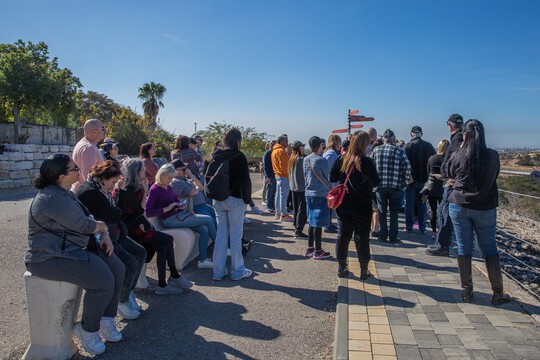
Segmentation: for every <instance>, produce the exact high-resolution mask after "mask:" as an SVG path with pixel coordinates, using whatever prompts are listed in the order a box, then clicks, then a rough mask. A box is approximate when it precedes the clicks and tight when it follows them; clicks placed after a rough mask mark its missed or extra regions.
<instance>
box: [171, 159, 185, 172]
mask: <svg viewBox="0 0 540 360" xmlns="http://www.w3.org/2000/svg"><path fill="white" fill-rule="evenodd" d="M171 164H172V166H174V169H175V170H176V169H185V168H186V164H184V163H183V162H182V160H180V159H176V160H173V161H171Z"/></svg>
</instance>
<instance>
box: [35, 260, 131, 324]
mask: <svg viewBox="0 0 540 360" xmlns="http://www.w3.org/2000/svg"><path fill="white" fill-rule="evenodd" d="M27 267H28V270H29V271H30V272H31V273H32V275H35V276H39V277H40V278H43V279H47V280H54V281H64V282H69V283H72V284H76V285H79V286H80V287H82V288H83V289H84V290H85V295H84V298H83V312H82V321H81V326H82V328H83V329H84V330H85V331H88V332H96V331H98V330H99V322H100V320H101V318H102V317H115V316H116V311H117V310H118V298H119V296H120V290H121V289H122V283H123V281H124V272H125V268H124V265H123V264H122V262H121V261H120V259H119V258H118V257H117V256H116V255H115V254H112V255H111V256H107V255H106V254H105V253H103V252H102V251H100V256H98V255H96V254H94V253H88V262H83V261H80V260H74V259H68V258H60V257H55V258H51V259H49V260H46V261H44V262H41V263H30V264H27Z"/></svg>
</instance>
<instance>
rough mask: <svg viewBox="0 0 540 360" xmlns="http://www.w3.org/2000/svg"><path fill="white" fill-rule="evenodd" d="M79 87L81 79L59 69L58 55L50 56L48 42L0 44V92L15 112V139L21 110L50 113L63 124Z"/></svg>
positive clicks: (33, 112)
mask: <svg viewBox="0 0 540 360" xmlns="http://www.w3.org/2000/svg"><path fill="white" fill-rule="evenodd" d="M80 87H82V85H81V83H80V81H79V79H78V78H76V77H74V76H73V74H72V73H71V71H70V70H69V69H60V68H59V67H58V61H57V59H56V58H53V59H49V49H48V47H47V45H46V44H45V43H43V42H40V43H38V44H33V43H32V42H28V43H25V42H24V41H22V40H18V41H17V42H16V43H14V44H0V94H2V99H3V104H4V106H5V104H6V103H7V106H8V108H9V109H10V112H11V113H12V114H13V122H14V128H15V138H14V141H15V142H18V138H19V129H20V113H21V110H24V111H26V112H27V113H28V114H41V113H43V112H49V113H50V114H51V115H52V118H53V119H54V120H53V121H54V122H55V123H57V124H62V125H64V124H65V123H67V122H68V119H69V117H70V113H71V112H72V111H73V109H74V105H75V102H74V96H75V94H76V92H77V90H78V89H79V88H80ZM25 108H27V109H25ZM38 118H42V116H38Z"/></svg>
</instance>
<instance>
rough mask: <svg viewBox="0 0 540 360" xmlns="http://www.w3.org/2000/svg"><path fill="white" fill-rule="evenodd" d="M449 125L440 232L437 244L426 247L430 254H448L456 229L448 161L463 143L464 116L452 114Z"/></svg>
mask: <svg viewBox="0 0 540 360" xmlns="http://www.w3.org/2000/svg"><path fill="white" fill-rule="evenodd" d="M446 125H448V130H450V134H451V135H450V146H449V147H448V150H447V151H446V154H445V155H444V160H443V163H442V165H441V177H442V179H441V180H442V181H443V183H445V185H444V191H443V197H442V200H441V203H440V205H439V210H438V214H437V215H438V220H437V222H438V224H439V232H438V233H437V240H436V241H435V244H433V245H429V246H428V247H427V249H426V253H427V254H428V255H435V256H448V255H449V248H450V243H451V242H452V231H453V230H454V228H453V225H452V220H451V219H450V215H449V208H448V205H449V203H448V196H450V193H451V192H452V186H450V184H448V183H447V180H448V175H447V174H448V173H447V165H448V161H449V160H450V157H451V156H452V154H453V153H454V152H456V151H458V150H459V148H460V147H461V144H462V143H463V132H462V131H461V126H462V125H463V117H462V116H461V115H459V114H452V115H450V118H449V119H448V121H447V122H446Z"/></svg>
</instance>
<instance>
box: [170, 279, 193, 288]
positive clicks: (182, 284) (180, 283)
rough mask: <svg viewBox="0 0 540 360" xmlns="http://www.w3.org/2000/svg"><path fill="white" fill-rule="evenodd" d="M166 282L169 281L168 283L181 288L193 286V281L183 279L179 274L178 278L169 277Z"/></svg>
mask: <svg viewBox="0 0 540 360" xmlns="http://www.w3.org/2000/svg"><path fill="white" fill-rule="evenodd" d="M167 282H168V283H169V285H171V286H174V287H177V288H181V289H189V288H192V287H193V283H192V282H191V281H189V280H186V279H184V278H183V277H182V276H180V277H179V278H178V279H175V278H173V277H169V281H167Z"/></svg>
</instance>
